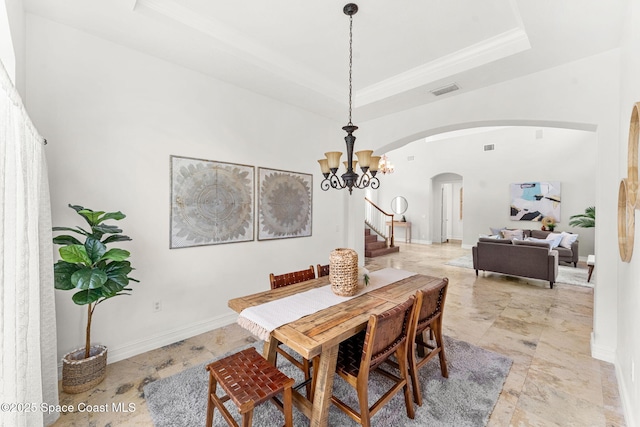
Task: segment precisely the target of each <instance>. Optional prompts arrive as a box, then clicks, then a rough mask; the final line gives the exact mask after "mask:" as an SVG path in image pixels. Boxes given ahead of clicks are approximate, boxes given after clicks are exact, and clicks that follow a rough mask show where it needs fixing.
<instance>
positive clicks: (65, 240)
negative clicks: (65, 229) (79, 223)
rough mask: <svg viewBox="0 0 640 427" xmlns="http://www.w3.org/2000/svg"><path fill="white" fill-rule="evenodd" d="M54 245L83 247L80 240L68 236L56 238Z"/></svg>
mask: <svg viewBox="0 0 640 427" xmlns="http://www.w3.org/2000/svg"><path fill="white" fill-rule="evenodd" d="M53 243H54V244H55V245H81V244H82V242H81V241H80V240H78V239H76V238H75V237H73V236H68V235H63V236H56V237H54V238H53Z"/></svg>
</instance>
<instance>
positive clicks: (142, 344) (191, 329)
mask: <svg viewBox="0 0 640 427" xmlns="http://www.w3.org/2000/svg"><path fill="white" fill-rule="evenodd" d="M237 319H238V314H237V313H232V314H225V315H222V316H216V317H212V318H210V319H207V320H203V321H200V322H194V323H192V324H190V325H186V326H183V327H179V328H174V329H171V330H169V331H166V332H163V333H161V334H156V335H152V336H150V337H148V338H144V339H141V340H138V341H134V342H132V343H129V344H125V345H123V346H121V347H109V357H108V359H107V363H108V364H111V363H115V362H119V361H120V360H124V359H128V358H129V357H133V356H137V355H138V354H142V353H145V352H147V351H151V350H155V349H157V348H160V347H164V346H165V345H169V344H173V343H175V342H178V341H181V340H184V339H187V338H191V337H193V336H196V335H200V334H203V333H205V332H209V331H212V330H214V329H217V328H221V327H223V326H226V325H229V324H231V323H234V322H235V321H236V320H237ZM58 377H59V378H62V361H60V362H58Z"/></svg>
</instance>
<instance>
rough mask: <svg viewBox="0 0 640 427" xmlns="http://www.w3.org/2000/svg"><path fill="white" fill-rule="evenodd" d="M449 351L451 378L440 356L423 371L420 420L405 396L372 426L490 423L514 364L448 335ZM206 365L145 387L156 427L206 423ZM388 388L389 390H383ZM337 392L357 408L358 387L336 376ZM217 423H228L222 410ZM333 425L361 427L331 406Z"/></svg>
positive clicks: (373, 385) (264, 412) (271, 415)
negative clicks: (443, 369)
mask: <svg viewBox="0 0 640 427" xmlns="http://www.w3.org/2000/svg"><path fill="white" fill-rule="evenodd" d="M254 346H256V347H257V348H258V350H259V351H261V350H262V342H259V343H256V344H254ZM239 350H240V349H236V350H234V351H239ZM445 351H446V355H447V366H448V368H449V378H443V377H442V376H441V374H440V362H439V361H438V359H437V358H435V359H433V360H432V361H430V362H429V363H427V364H426V365H425V366H424V367H423V368H422V369H421V370H420V382H421V385H422V393H423V404H422V406H415V410H416V416H415V419H413V420H411V419H409V418H407V415H406V409H405V404H404V396H403V394H402V392H400V393H399V394H397V395H396V396H394V397H393V398H392V399H391V400H390V401H389V403H388V404H387V405H385V407H383V409H381V410H380V411H379V412H378V413H377V414H376V415H375V416H374V417H373V418H372V424H373V425H377V426H398V427H399V426H436V427H437V426H442V427H445V426H446V427H450V426H458V427H462V426H469V427H471V426H474V427H477V426H484V425H486V424H487V421H488V420H489V416H490V415H491V412H492V411H493V408H494V406H495V404H496V402H497V400H498V396H499V395H500V392H501V391H502V387H503V385H504V381H505V379H506V377H507V374H508V373H509V369H510V368H511V364H512V360H511V359H509V358H508V357H505V356H503V355H500V354H498V353H494V352H492V351H488V350H484V349H482V348H480V347H476V346H474V345H471V344H469V343H467V342H464V341H459V340H456V339H453V338H450V337H445ZM221 357H223V356H221ZM205 365H206V364H202V365H199V366H195V367H192V368H189V369H187V370H185V371H183V372H181V373H179V374H176V375H173V376H171V377H168V378H164V379H161V380H158V381H154V382H152V383H150V384H148V385H146V386H145V387H144V396H145V399H146V401H147V407H148V408H149V412H150V414H151V418H152V419H153V423H154V425H155V426H156V427H180V426H184V427H187V426H188V427H191V426H201V425H204V423H205V420H206V408H207V387H208V377H207V375H206V371H205ZM278 368H279V369H280V370H282V371H283V372H284V373H285V374H287V375H289V376H290V377H293V378H296V380H300V379H301V378H302V377H301V372H300V371H299V370H298V369H297V368H295V367H294V366H293V365H291V364H290V363H289V362H288V361H286V360H284V358H282V357H280V358H278ZM388 381H389V380H388V379H387V378H385V377H383V376H381V375H378V374H373V375H372V377H371V379H370V381H369V390H370V399H371V401H370V404H371V403H373V401H374V400H376V399H377V398H379V397H380V396H381V395H382V393H383V392H384V391H386V390H387V389H388V387H387V386H388ZM383 387H385V388H384V390H383ZM334 394H335V395H337V396H339V397H340V398H341V399H343V400H344V401H345V402H346V403H348V404H349V405H352V406H353V407H356V408H357V396H356V393H355V389H353V388H352V387H351V386H349V385H347V384H346V383H345V382H344V381H343V380H342V378H340V377H338V376H337V375H336V376H335V380H334ZM226 405H227V407H228V408H229V411H230V412H231V413H232V414H233V415H234V416H235V417H236V420H239V419H240V418H239V415H238V412H237V411H236V410H235V406H234V405H233V404H232V403H231V402H227V404H226ZM283 422H284V418H283V416H282V413H281V412H280V411H278V410H277V409H276V408H275V406H274V405H273V404H271V403H268V402H265V403H264V404H262V405H259V406H258V407H257V408H256V409H255V411H254V417H253V425H254V426H261V427H273V426H276V425H282V424H283ZM293 424H294V426H308V425H309V421H308V419H307V418H306V417H305V416H304V415H302V413H300V412H299V411H298V410H297V409H296V408H294V410H293ZM213 425H214V426H226V425H227V424H226V422H225V421H224V419H223V418H222V417H221V416H220V413H219V411H217V410H216V411H215V419H214V423H213ZM329 425H330V426H340V427H342V426H356V425H358V424H356V423H355V422H354V421H353V420H351V419H350V418H348V417H347V416H346V415H345V414H344V413H342V412H341V411H340V410H338V409H337V408H335V407H334V406H333V405H331V407H330V410H329Z"/></svg>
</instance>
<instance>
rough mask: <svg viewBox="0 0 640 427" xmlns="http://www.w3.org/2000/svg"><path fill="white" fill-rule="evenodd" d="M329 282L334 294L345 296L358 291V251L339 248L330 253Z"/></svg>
mask: <svg viewBox="0 0 640 427" xmlns="http://www.w3.org/2000/svg"><path fill="white" fill-rule="evenodd" d="M329 283H331V290H332V291H333V293H334V294H336V295H340V296H343V297H347V296H352V295H355V294H356V293H357V292H358V253H357V252H356V251H354V250H353V249H346V248H338V249H334V250H333V251H331V254H330V255H329Z"/></svg>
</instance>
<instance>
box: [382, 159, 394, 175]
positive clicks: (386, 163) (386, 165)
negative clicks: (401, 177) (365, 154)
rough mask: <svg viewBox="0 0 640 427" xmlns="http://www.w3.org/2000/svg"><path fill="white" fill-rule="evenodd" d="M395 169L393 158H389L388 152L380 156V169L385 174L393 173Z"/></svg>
mask: <svg viewBox="0 0 640 427" xmlns="http://www.w3.org/2000/svg"><path fill="white" fill-rule="evenodd" d="M394 170H395V167H394V166H393V163H391V160H389V158H388V157H387V155H386V154H383V155H382V157H380V162H379V163H378V171H379V172H380V173H382V174H383V175H385V174H388V173H393V171H394Z"/></svg>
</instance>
